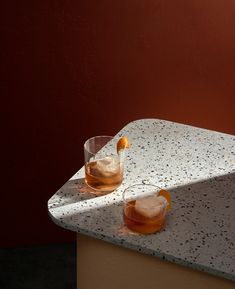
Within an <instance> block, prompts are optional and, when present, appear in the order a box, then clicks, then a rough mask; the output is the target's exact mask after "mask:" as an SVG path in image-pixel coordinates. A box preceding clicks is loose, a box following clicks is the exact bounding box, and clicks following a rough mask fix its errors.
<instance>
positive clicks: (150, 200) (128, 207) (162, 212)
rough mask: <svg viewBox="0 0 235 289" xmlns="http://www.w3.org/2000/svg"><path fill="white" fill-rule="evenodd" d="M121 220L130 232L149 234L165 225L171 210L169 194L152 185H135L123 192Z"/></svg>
mask: <svg viewBox="0 0 235 289" xmlns="http://www.w3.org/2000/svg"><path fill="white" fill-rule="evenodd" d="M123 202H124V208H123V218H124V223H125V225H126V226H127V227H128V228H129V229H131V230H132V231H135V232H138V233H142V234H151V233H155V232H158V231H160V230H161V229H162V228H163V227H164V225H165V217H166V213H167V211H169V210H170V208H171V197H170V194H169V192H167V191H166V190H163V189H160V188H159V187H157V186H155V185H152V184H144V183H143V184H135V185H133V186H130V187H128V188H127V189H126V190H125V191H124V192H123Z"/></svg>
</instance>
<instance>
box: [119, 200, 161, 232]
mask: <svg viewBox="0 0 235 289" xmlns="http://www.w3.org/2000/svg"><path fill="white" fill-rule="evenodd" d="M123 217H124V222H125V224H126V226H127V227H128V228H129V229H131V230H132V231H135V232H138V233H142V234H151V233H155V232H157V231H160V230H161V229H162V228H163V227H164V224H165V212H164V210H161V212H160V213H159V214H157V215H156V216H153V217H151V218H149V217H146V216H144V215H142V214H140V213H139V212H137V211H136V210H135V201H130V202H128V203H127V204H125V206H124V212H123Z"/></svg>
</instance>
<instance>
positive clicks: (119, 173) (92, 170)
mask: <svg viewBox="0 0 235 289" xmlns="http://www.w3.org/2000/svg"><path fill="white" fill-rule="evenodd" d="M85 176H86V178H85V180H86V183H87V185H88V186H89V187H91V188H93V189H95V190H97V191H104V192H109V191H114V190H115V189H116V188H117V187H119V186H120V184H121V183H122V180H123V166H122V165H121V164H120V162H119V161H118V162H117V163H116V167H114V169H113V171H102V170H101V169H99V168H98V166H97V162H96V161H94V162H90V163H88V164H86V165H85Z"/></svg>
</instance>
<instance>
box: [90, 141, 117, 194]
mask: <svg viewBox="0 0 235 289" xmlns="http://www.w3.org/2000/svg"><path fill="white" fill-rule="evenodd" d="M112 140H113V137H111V136H95V137H92V138H90V139H88V140H87V141H86V142H85V144H84V156H85V182H86V184H87V185H88V186H89V187H91V188H92V189H94V190H96V191H97V192H101V193H108V192H111V191H114V190H115V189H116V188H117V187H118V186H119V185H120V184H121V183H122V180H123V162H122V161H121V159H120V157H119V155H118V154H117V151H116V146H115V145H114V144H113V145H112V146H109V147H108V150H107V151H108V153H107V151H106V153H104V152H103V150H102V148H103V147H104V146H105V145H107V144H108V143H110V142H112Z"/></svg>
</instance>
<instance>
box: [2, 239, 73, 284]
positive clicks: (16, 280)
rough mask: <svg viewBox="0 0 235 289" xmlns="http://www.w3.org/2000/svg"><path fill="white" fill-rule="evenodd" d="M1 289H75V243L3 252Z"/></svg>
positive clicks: (3, 250) (5, 250) (4, 250)
mask: <svg viewBox="0 0 235 289" xmlns="http://www.w3.org/2000/svg"><path fill="white" fill-rule="evenodd" d="M0 288H1V289H75V288H76V243H75V242H74V243H69V244H56V245H47V246H33V247H29V248H17V249H16V248H14V249H0Z"/></svg>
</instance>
